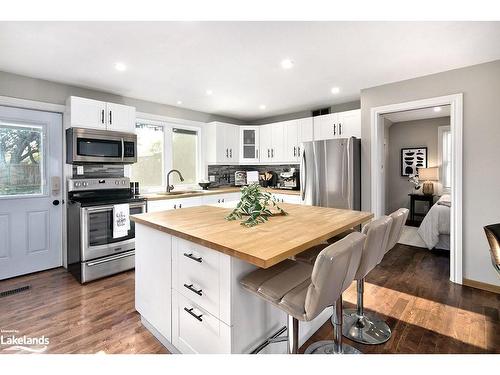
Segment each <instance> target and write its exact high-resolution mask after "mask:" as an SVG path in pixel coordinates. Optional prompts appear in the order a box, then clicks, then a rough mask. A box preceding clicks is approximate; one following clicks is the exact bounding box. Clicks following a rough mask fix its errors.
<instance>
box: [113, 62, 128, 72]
mask: <svg viewBox="0 0 500 375" xmlns="http://www.w3.org/2000/svg"><path fill="white" fill-rule="evenodd" d="M115 69H116V70H118V71H119V72H124V71H125V70H127V65H125V64H124V63H122V62H117V63H115Z"/></svg>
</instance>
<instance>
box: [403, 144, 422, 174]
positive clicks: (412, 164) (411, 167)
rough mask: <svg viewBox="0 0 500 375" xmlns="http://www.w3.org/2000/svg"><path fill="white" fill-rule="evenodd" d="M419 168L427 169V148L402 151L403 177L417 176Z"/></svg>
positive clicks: (404, 149) (410, 148)
mask: <svg viewBox="0 0 500 375" xmlns="http://www.w3.org/2000/svg"><path fill="white" fill-rule="evenodd" d="M417 168H427V147H408V148H402V149H401V176H404V177H408V176H409V175H411V174H417Z"/></svg>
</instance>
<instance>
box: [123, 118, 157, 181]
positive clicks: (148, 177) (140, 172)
mask: <svg viewBox="0 0 500 375" xmlns="http://www.w3.org/2000/svg"><path fill="white" fill-rule="evenodd" d="M136 132H137V163H135V164H132V168H131V176H130V177H131V180H133V181H139V183H140V184H141V188H145V189H146V190H147V189H148V187H149V188H151V187H160V186H163V171H164V167H163V166H164V153H163V150H164V139H165V138H164V132H163V126H158V125H151V124H142V123H138V124H136Z"/></svg>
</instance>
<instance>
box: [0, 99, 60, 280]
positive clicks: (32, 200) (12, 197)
mask: <svg viewBox="0 0 500 375" xmlns="http://www.w3.org/2000/svg"><path fill="white" fill-rule="evenodd" d="M62 126H63V125H62V115H61V114H57V113H51V112H42V111H32V110H26V109H19V108H10V107H0V280H2V279H6V278H9V277H14V276H19V275H23V274H27V273H31V272H36V271H41V270H45V269H49V268H53V267H58V266H61V265H62V210H63V205H62V196H61V188H62V183H63V182H62V163H63V152H62V134H63V129H62Z"/></svg>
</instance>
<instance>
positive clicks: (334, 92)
mask: <svg viewBox="0 0 500 375" xmlns="http://www.w3.org/2000/svg"><path fill="white" fill-rule="evenodd" d="M331 91H332V94H338V93H339V92H340V89H339V88H338V87H332V90H331Z"/></svg>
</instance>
